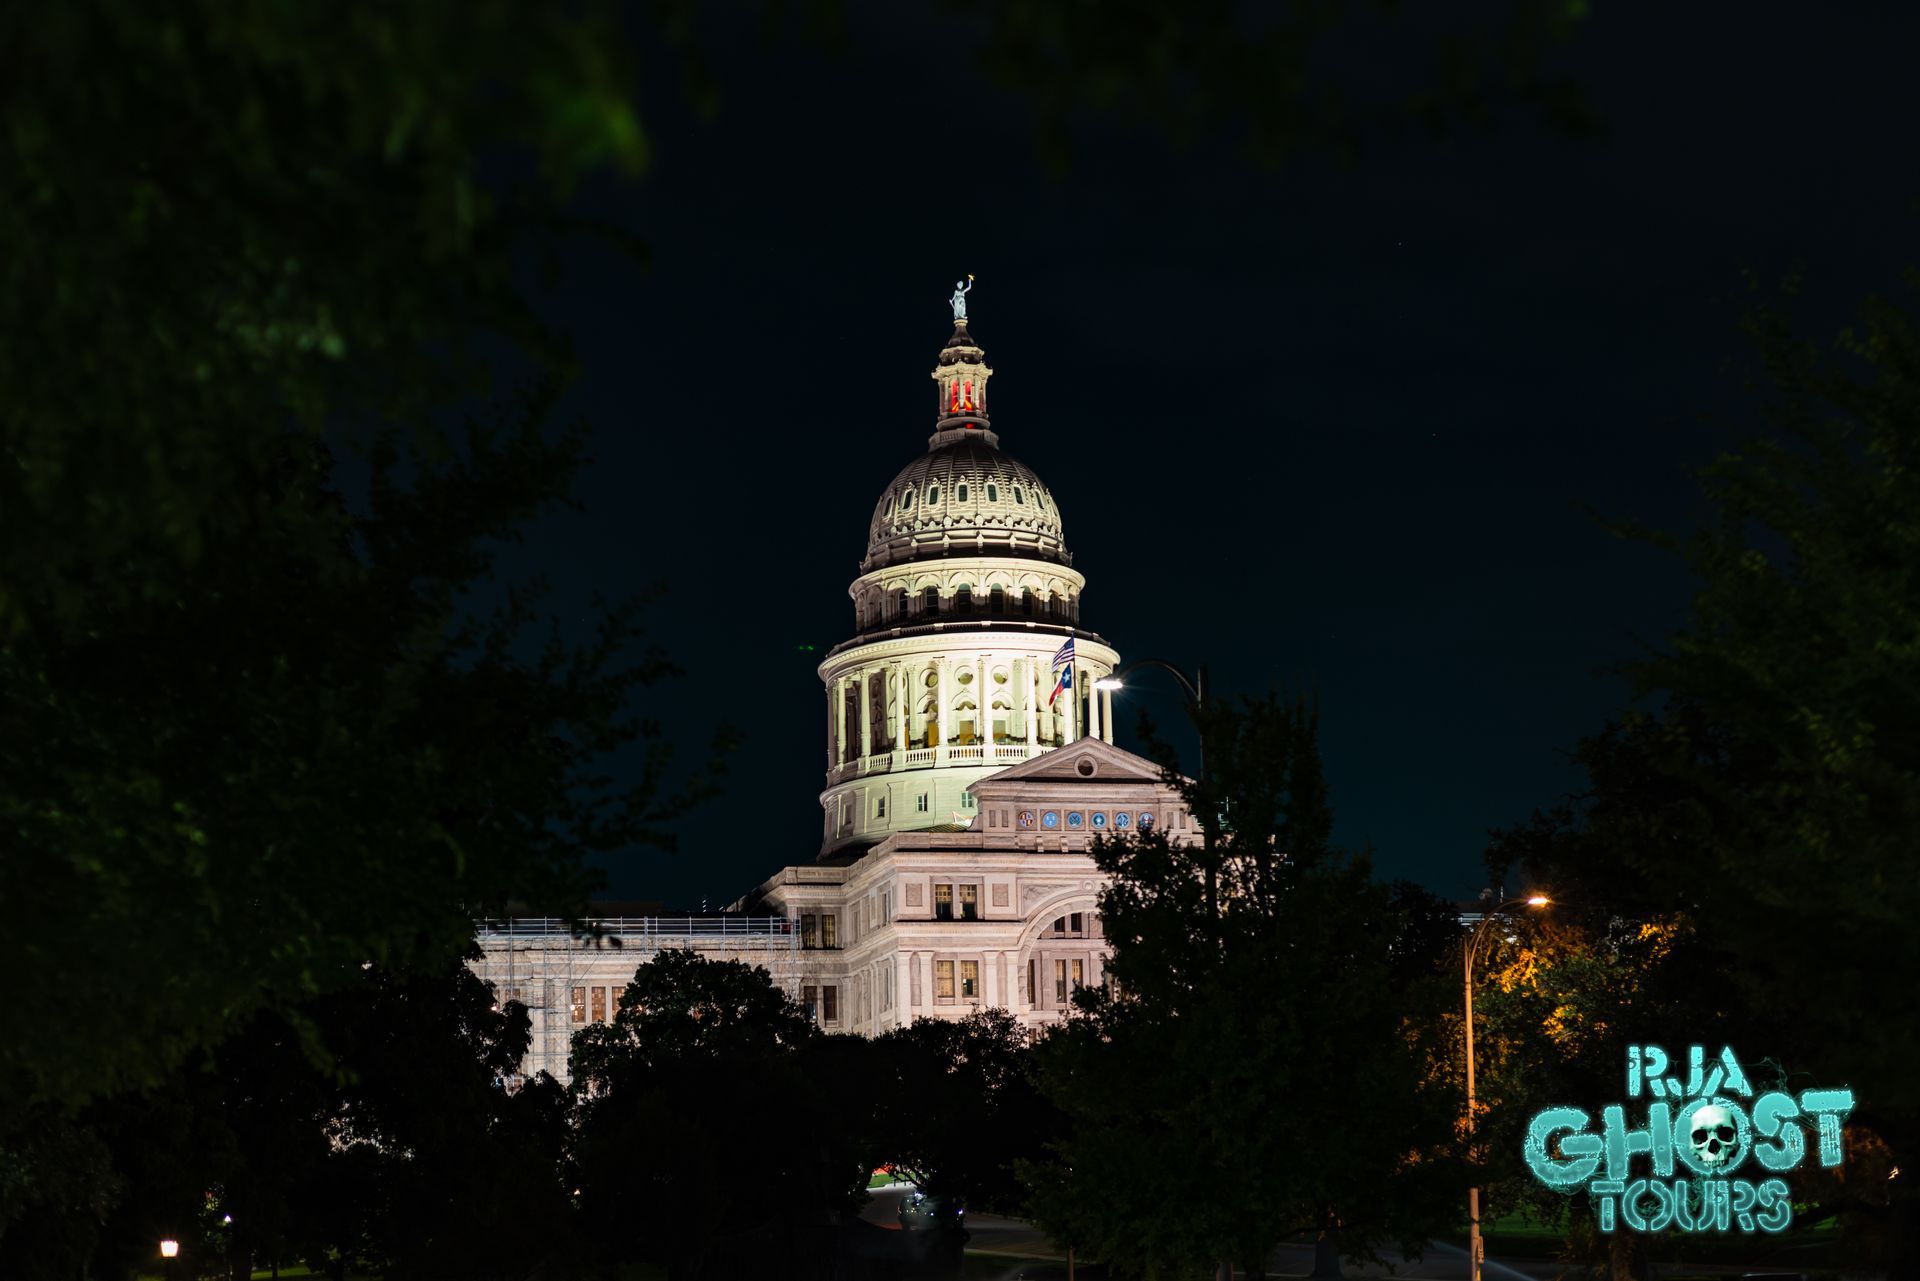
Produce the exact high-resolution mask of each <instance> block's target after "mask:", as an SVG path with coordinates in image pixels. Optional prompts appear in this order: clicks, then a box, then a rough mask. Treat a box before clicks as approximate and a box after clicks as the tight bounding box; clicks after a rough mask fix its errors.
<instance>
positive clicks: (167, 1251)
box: [160, 1237, 180, 1259]
mask: <svg viewBox="0 0 1920 1281" xmlns="http://www.w3.org/2000/svg"><path fill="white" fill-rule="evenodd" d="M179 1253H180V1243H179V1242H178V1241H175V1240H174V1239H173V1238H172V1237H168V1238H167V1239H166V1240H164V1241H162V1242H161V1243H160V1257H161V1258H163V1259H171V1258H173V1257H174V1256H176V1255H178V1254H179Z"/></svg>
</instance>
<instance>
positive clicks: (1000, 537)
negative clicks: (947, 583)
mask: <svg viewBox="0 0 1920 1281" xmlns="http://www.w3.org/2000/svg"><path fill="white" fill-rule="evenodd" d="M991 437H992V433H991V432H984V431H983V432H974V433H971V434H970V435H969V436H967V437H963V438H961V439H958V440H952V441H949V442H947V443H944V444H940V445H938V446H936V447H935V448H933V449H931V450H929V451H928V452H927V453H926V454H923V455H922V456H920V457H919V458H916V459H914V460H913V461H912V462H910V463H908V464H907V465H906V466H905V467H904V468H902V469H901V472H900V474H899V475H898V476H895V477H894V478H893V483H892V484H891V485H888V486H887V490H886V492H885V493H884V494H882V495H881V496H880V501H879V502H878V503H876V504H874V508H873V523H872V525H871V527H870V530H869V534H868V538H867V555H866V559H865V560H863V561H862V562H861V568H862V570H874V569H879V568H882V567H884V566H887V565H898V564H902V563H904V562H907V561H915V560H927V559H932V558H935V557H940V556H979V555H992V554H994V553H996V552H998V553H1002V554H1008V555H1013V554H1017V555H1021V556H1030V557H1033V558H1035V559H1038V560H1051V561H1057V562H1059V563H1060V564H1063V565H1064V564H1071V563H1072V560H1073V558H1072V557H1071V556H1070V555H1069V554H1068V553H1067V548H1066V544H1065V543H1063V542H1062V541H1061V538H1062V535H1061V531H1060V509H1059V508H1058V507H1057V506H1056V505H1055V504H1054V501H1053V495H1052V494H1051V493H1049V492H1048V491H1047V487H1046V485H1045V484H1043V483H1042V482H1041V480H1040V478H1039V477H1038V476H1036V475H1034V474H1033V469H1032V468H1030V467H1028V466H1027V465H1026V464H1025V463H1022V462H1020V461H1019V460H1017V459H1015V458H1012V457H1010V456H1009V455H1007V454H1004V453H1002V452H1001V451H1000V449H999V448H998V447H997V446H996V445H994V444H993V443H992V440H991Z"/></svg>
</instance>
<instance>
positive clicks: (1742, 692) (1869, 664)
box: [1504, 299, 1920, 1276]
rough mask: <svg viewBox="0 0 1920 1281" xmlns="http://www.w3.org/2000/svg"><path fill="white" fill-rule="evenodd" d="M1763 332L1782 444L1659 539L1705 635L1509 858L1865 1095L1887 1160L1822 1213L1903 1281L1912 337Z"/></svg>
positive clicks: (1908, 1087) (1919, 585) (1652, 685)
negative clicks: (1842, 1222) (1672, 936)
mask: <svg viewBox="0 0 1920 1281" xmlns="http://www.w3.org/2000/svg"><path fill="white" fill-rule="evenodd" d="M1749 327H1750V330H1751V333H1752V335H1753V337H1754V339H1755V343H1756V351H1757V352H1758V354H1759V357H1760V369H1761V373H1762V378H1761V381H1760V387H1761V390H1762V394H1763V397H1764V402H1765V410H1764V411H1765V414H1766V420H1767V424H1768V428H1769V430H1768V433H1767V434H1766V435H1765V436H1763V437H1759V438H1756V439H1754V440H1753V441H1752V442H1750V443H1749V444H1747V445H1744V446H1742V447H1740V448H1739V449H1738V450H1737V451H1735V452H1731V453H1728V454H1726V455H1724V456H1722V457H1721V458H1719V459H1718V460H1717V461H1716V462H1714V463H1713V464H1712V465H1711V466H1709V467H1708V468H1706V469H1705V471H1704V472H1703V475H1702V482H1703V485H1704V488H1705V493H1706V496H1707V498H1708V499H1709V501H1710V503H1711V507H1712V512H1713V515H1712V518H1711V519H1710V521H1709V522H1708V523H1707V524H1706V525H1705V526H1704V527H1703V528H1701V529H1699V530H1697V531H1695V532H1693V533H1691V534H1689V535H1685V536H1672V535H1647V536H1649V537H1652V538H1653V539H1654V540H1655V541H1657V542H1659V543H1661V544H1662V545H1664V546H1666V547H1668V548H1670V549H1671V550H1672V551H1673V552H1675V553H1676V554H1677V555H1679V556H1681V557H1682V558H1684V560H1685V562H1686V564H1687V565H1688V566H1689V567H1690V568H1691V569H1692V571H1693V572H1694V574H1695V576H1696V579H1697V581H1698V591H1697V593H1696V595H1695V598H1694V602H1693V609H1692V614H1691V618H1690V619H1689V621H1688V623H1687V624H1686V626H1685V627H1684V629H1683V630H1681V631H1679V632H1678V633H1676V634H1675V635H1674V636H1673V637H1672V638H1671V640H1670V641H1669V642H1668V643H1667V644H1666V645H1665V646H1663V647H1661V648H1660V649H1658V650H1656V651H1654V652H1650V653H1648V654H1646V655H1645V656H1643V657H1642V658H1641V659H1639V660H1638V661H1635V662H1633V663H1630V664H1628V665H1627V667H1626V671H1627V673H1628V675H1629V676H1630V677H1631V678H1632V681H1633V683H1634V686H1635V691H1636V693H1637V695H1638V700H1637V706H1636V707H1635V709H1634V710H1632V711H1630V712H1629V713H1628V714H1626V715H1625V716H1623V717H1622V718H1621V719H1620V720H1618V721H1617V722H1616V723H1614V724H1612V725H1609V726H1608V727H1607V728H1605V729H1604V730H1603V731H1602V732H1600V733H1599V734H1596V735H1594V736H1593V737H1591V738H1589V739H1586V740H1584V741H1583V742H1582V743H1581V744H1580V746H1579V750H1578V756H1579V759H1580V761H1581V763H1582V764H1583V765H1584V766H1585V768H1586V771H1587V774H1588V780H1589V782H1588V789H1587V791H1586V792H1585V794H1583V795H1582V796H1580V797H1579V798H1577V799H1576V800H1575V801H1574V802H1572V803H1569V804H1568V805H1566V806H1563V807H1562V808H1561V809H1560V810H1558V811H1556V812H1555V813H1553V814H1550V815H1547V816H1544V817H1543V818H1541V819H1539V820H1537V821H1536V823H1535V824H1533V825H1532V827H1531V828H1530V829H1526V830H1525V831H1524V832H1523V833H1522V835H1521V837H1518V838H1516V839H1515V840H1514V841H1513V842H1510V848H1509V849H1507V850H1506V851H1504V853H1505V854H1506V855H1507V856H1510V857H1513V858H1517V859H1518V860H1520V861H1522V862H1523V863H1525V864H1526V865H1527V866H1529V867H1530V869H1531V870H1532V871H1533V872H1534V874H1535V875H1537V876H1540V877H1542V878H1550V879H1554V880H1559V881H1564V882H1566V883H1568V884H1571V885H1575V886H1578V887H1579V889H1578V892H1579V893H1581V894H1583V895H1592V896H1593V901H1594V902H1596V903H1600V904H1604V905H1606V906H1607V907H1609V908H1610V909H1611V910H1613V911H1615V912H1617V913H1618V914H1620V915H1621V916H1623V917H1625V918H1626V919H1629V920H1639V921H1655V922H1657V921H1666V922H1671V923H1673V924H1675V925H1678V926H1679V927H1681V928H1682V929H1683V930H1684V931H1685V932H1686V934H1687V935H1688V937H1689V939H1690V947H1691V948H1692V949H1694V950H1695V951H1696V952H1697V953H1698V955H1699V956H1700V957H1702V958H1703V959H1702V960H1701V961H1700V962H1699V963H1697V964H1696V965H1694V966H1693V967H1692V973H1693V974H1694V975H1696V976H1699V977H1701V978H1702V979H1703V981H1702V982H1701V983H1699V984H1698V985H1697V986H1696V988H1695V991H1696V993H1698V994H1700V995H1702V996H1704V998H1705V999H1704V1004H1705V1005H1706V1006H1707V1007H1708V1011H1709V1012H1710V1013H1715V1014H1718V1015H1719V1017H1720V1018H1721V1019H1724V1020H1726V1024H1727V1025H1729V1026H1732V1027H1734V1028H1736V1029H1740V1030H1741V1031H1742V1036H1743V1039H1747V1038H1753V1039H1758V1038H1761V1037H1764V1039H1765V1044H1764V1046H1760V1045H1751V1044H1749V1046H1748V1048H1745V1049H1744V1050H1743V1052H1744V1053H1747V1054H1752V1055H1759V1054H1765V1055H1768V1056H1771V1057H1774V1058H1776V1059H1778V1060H1780V1061H1781V1062H1783V1063H1784V1064H1785V1065H1786V1066H1787V1067H1788V1068H1789V1069H1793V1070H1797V1071H1802V1072H1806V1073H1810V1074H1812V1077H1811V1079H1817V1080H1820V1081H1825V1082H1840V1081H1844V1082H1846V1083H1848V1084H1850V1085H1852V1087H1853V1088H1854V1091H1855V1094H1856V1097H1857V1098H1858V1099H1859V1105H1858V1108H1857V1110H1856V1111H1855V1112H1854V1114H1853V1115H1852V1116H1851V1118H1850V1119H1849V1125H1850V1127H1851V1128H1852V1133H1853V1135H1854V1141H1855V1142H1856V1144H1859V1145H1863V1146H1865V1147H1867V1148H1871V1149H1872V1150H1874V1151H1875V1152H1884V1153H1885V1160H1884V1161H1878V1162H1864V1163H1857V1165H1856V1168H1857V1169H1858V1170H1859V1175H1858V1177H1854V1178H1851V1179H1846V1180H1843V1181H1841V1182H1840V1183H1839V1184H1838V1185H1836V1186H1834V1187H1832V1188H1830V1189H1829V1193H1830V1197H1829V1199H1828V1203H1827V1205H1826V1207H1825V1211H1824V1212H1833V1211H1836V1210H1838V1211H1841V1212H1844V1213H1845V1214H1846V1215H1847V1217H1848V1219H1849V1221H1850V1222H1851V1223H1852V1224H1853V1225H1854V1226H1855V1227H1858V1228H1862V1229H1865V1230H1866V1232H1867V1234H1868V1235H1870V1236H1871V1237H1873V1238H1874V1239H1875V1240H1877V1242H1878V1244H1879V1249H1880V1263H1881V1265H1882V1266H1887V1267H1890V1268H1891V1269H1892V1271H1893V1273H1894V1274H1895V1275H1899V1276H1911V1275H1914V1270H1915V1268H1916V1266H1920V1265H1916V1263H1915V1260H1916V1259H1920V1196H1916V1195H1915V1194H1914V1193H1913V1190H1912V1189H1913V1184H1912V1181H1911V1180H1907V1179H1905V1178H1904V1177H1902V1178H1898V1179H1888V1178H1887V1177H1886V1175H1885V1173H1884V1168H1885V1167H1891V1166H1904V1167H1906V1168H1912V1163H1913V1162H1914V1161H1915V1160H1916V1159H1920V1155H1917V1154H1916V1145H1920V1091H1917V1090H1916V1089H1915V1087H1914V1084H1913V1076H1912V1064H1913V1062H1914V1060H1915V1056H1916V1054H1920V1033H1917V1032H1916V1030H1915V1026H1914V1021H1913V1019H1912V1018H1911V1017H1910V1014H1911V1010H1910V1008H1909V1007H1910V999H1909V994H1908V991H1907V989H1906V987H1905V986H1903V985H1902V984H1901V983H1900V982H1899V981H1897V979H1896V978H1895V976H1897V975H1900V974H1905V973H1910V972H1912V971H1913V970H1914V969H1915V968H1916V967H1920V943H1916V941H1915V937H1914V933H1913V930H1912V928H1911V922H1912V920H1913V919H1914V915H1915V913H1916V911H1920V878H1915V877H1914V876H1913V875H1912V874H1911V866H1910V863H1911V857H1910V845H1911V841H1912V834H1913V832H1914V831H1915V830H1916V826H1920V753H1917V752H1916V748H1915V744H1916V743H1920V525H1916V523H1915V521H1914V519H1913V513H1914V512H1915V511H1920V479H1917V477H1920V467H1917V466H1916V464H1920V331H1916V328H1915V325H1914V322H1913V319H1912V315H1911V312H1910V311H1909V310H1908V309H1906V308H1905V307H1903V306H1902V305H1900V304H1899V303H1897V302H1896V301H1894V300H1890V299H1876V300H1873V301H1870V302H1869V303H1868V304H1867V305H1866V306H1865V308H1864V309H1863V312H1862V316H1861V320H1860V322H1859V324H1858V326H1857V327H1856V328H1854V329H1852V330H1849V331H1848V332H1847V333H1845V334H1843V335H1842V336H1841V339H1840V341H1839V342H1838V343H1837V344H1836V345H1835V346H1834V347H1832V348H1831V349H1822V348H1820V347H1818V346H1816V345H1814V344H1811V343H1807V342H1804V341H1802V340H1800V339H1798V338H1796V337H1795V336H1794V335H1793V333H1792V332H1791V330H1790V328H1789V327H1788V325H1787V324H1786V322H1785V321H1784V319H1783V318H1782V316H1781V315H1780V314H1779V313H1778V312H1777V311H1775V310H1771V309H1762V310H1761V311H1760V312H1759V313H1758V314H1757V315H1756V317H1755V318H1754V319H1753V320H1752V321H1751V323H1750V326H1749ZM1636 532H1639V531H1636ZM1714 1021H1717V1020H1709V1022H1708V1023H1707V1025H1706V1026H1704V1027H1700V1025H1699V1024H1696V1026H1697V1027H1700V1031H1701V1033H1702V1034H1708V1033H1709V1032H1710V1030H1711V1028H1712V1023H1713V1022H1714ZM1636 1030H1637V1029H1636Z"/></svg>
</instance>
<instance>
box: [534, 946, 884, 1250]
mask: <svg viewBox="0 0 1920 1281" xmlns="http://www.w3.org/2000/svg"><path fill="white" fill-rule="evenodd" d="M571 1066H572V1072H573V1078H574V1084H573V1091H574V1094H573V1097H574V1108H573V1115H574V1130H575V1133H574V1139H573V1144H572V1152H571V1158H572V1164H571V1169H572V1170H573V1175H572V1180H573V1183H574V1186H575V1187H577V1188H578V1189H579V1191H580V1197H579V1205H580V1212H581V1216H582V1223H583V1224H585V1225H586V1228H585V1231H586V1233H587V1235H588V1237H589V1238H590V1239H591V1240H592V1242H593V1244H594V1246H595V1247H596V1249H597V1250H598V1251H599V1253H600V1256H601V1258H602V1259H603V1260H604V1261H605V1262H606V1263H608V1264H610V1265H615V1266H630V1265H633V1264H652V1265H656V1266H663V1267H665V1269H666V1270H667V1273H668V1275H669V1276H671V1277H674V1278H693V1277H701V1276H716V1277H718V1276H730V1275H739V1274H740V1273H741V1272H742V1271H744V1270H748V1269H751V1268H753V1267H755V1266H762V1265H764V1260H765V1259H767V1258H770V1257H777V1258H786V1259H790V1260H798V1259H803V1258H811V1257H818V1255H819V1252H823V1251H830V1250H831V1249H832V1246H833V1241H832V1225H833V1223H834V1221H835V1219H836V1217H837V1216H838V1215H839V1214H840V1213H841V1212H843V1211H847V1210H851V1209H853V1208H854V1207H855V1206H857V1205H858V1204H859V1200H860V1198H862V1197H863V1196H864V1195H865V1188H866V1181H867V1173H868V1171H869V1170H871V1169H872V1168H873V1165H874V1161H873V1157H872V1151H871V1149H870V1147H869V1146H868V1143H867V1142H866V1140H867V1138H868V1136H869V1135H870V1133H871V1126H870V1125H869V1124H868V1123H867V1122H865V1121H864V1120H863V1118H862V1116H861V1113H860V1110H859V1108H858V1107H857V1106H855V1104H856V1103H857V1096H856V1095H855V1094H854V1093H852V1092H851V1091H850V1090H849V1088H848V1087H849V1086H850V1085H857V1086H860V1087H863V1088H862V1089H861V1090H860V1091H859V1092H860V1093H861V1094H870V1091H867V1090H865V1089H864V1086H865V1085H866V1084H867V1083H868V1082H869V1081H870V1080H871V1079H872V1069H873V1066H874V1064H873V1061H872V1057H871V1045H870V1043H868V1042H865V1041H862V1040H859V1039H857V1038H852V1037H825V1036H822V1035H821V1034H820V1033H819V1031H818V1029H817V1028H816V1027H815V1026H814V1024H813V1021H812V1020H811V1019H810V1018H809V1017H808V1016H807V1014H806V1012H805V1011H804V1010H802V1009H801V1008H800V1006H799V1005H798V1004H797V1003H796V1002H795V1001H794V1000H793V999H792V998H791V997H789V996H787V995H786V994H785V993H784V992H782V991H781V990H780V989H779V988H777V987H775V986H774V984H773V980H772V978H771V977H770V976H769V975H768V974H767V972H766V971H765V970H763V969H760V968H758V967H756V966H751V965H746V964H743V963H741V962H739V961H725V960H711V959H708V958H706V957H703V956H700V955H699V954H697V953H694V952H689V951H667V952H662V953H660V954H659V955H658V956H656V957H654V958H653V959H652V960H649V961H648V962H647V963H646V964H644V965H642V966H640V967H639V968H638V969H637V970H636V971H635V972H634V977H633V981H632V982H631V983H629V984H628V985H627V987H626V990H625V992H624V994H623V995H622V997H621V1001H620V1009H619V1012H618V1013H617V1014H615V1016H614V1017H613V1019H612V1020H611V1021H610V1022H608V1023H605V1024H597V1025H595V1026H593V1027H589V1028H585V1029H583V1030H582V1031H580V1032H579V1033H577V1034H576V1035H575V1037H574V1042H573V1059H572V1065H571ZM769 1106H774V1107H777V1109H778V1110H779V1112H780V1115H781V1116H782V1119H783V1123H782V1127H781V1130H780V1132H778V1133H775V1132H771V1131H768V1130H767V1129H766V1127H765V1126H764V1124H763V1123H762V1118H763V1117H764V1112H765V1109H766V1108H767V1107H769ZM717 1189H730V1190H729V1191H728V1192H727V1193H726V1194H724V1195H722V1194H718V1193H717V1192H716V1190H717ZM756 1260H757V1261H758V1263H756V1262H755V1261H756ZM796 1266H797V1265H796Z"/></svg>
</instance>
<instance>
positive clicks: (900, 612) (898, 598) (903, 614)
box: [893, 587, 908, 623]
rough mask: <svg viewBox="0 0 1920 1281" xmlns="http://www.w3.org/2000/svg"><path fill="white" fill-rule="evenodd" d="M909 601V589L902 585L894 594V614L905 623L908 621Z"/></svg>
mask: <svg viewBox="0 0 1920 1281" xmlns="http://www.w3.org/2000/svg"><path fill="white" fill-rule="evenodd" d="M907 601H908V596H907V589H906V588H904V587H902V588H901V589H900V590H899V591H898V592H897V593H895V595H894V601H893V616H894V617H895V618H897V619H899V620H900V621H901V622H903V623H904V622H906V621H907Z"/></svg>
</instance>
